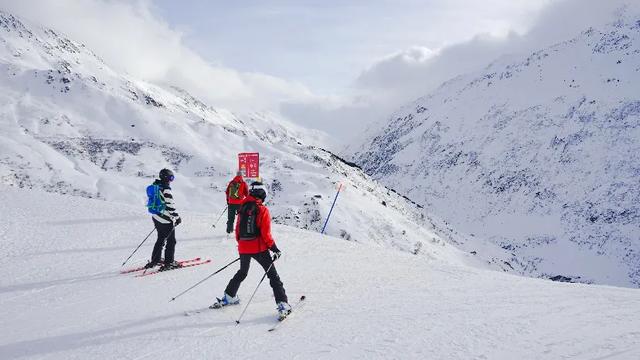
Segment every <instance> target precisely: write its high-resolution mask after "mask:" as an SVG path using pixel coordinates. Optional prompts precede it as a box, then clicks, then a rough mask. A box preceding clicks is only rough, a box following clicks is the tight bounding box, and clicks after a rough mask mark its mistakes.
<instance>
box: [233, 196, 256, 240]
mask: <svg viewBox="0 0 640 360" xmlns="http://www.w3.org/2000/svg"><path fill="white" fill-rule="evenodd" d="M259 210H260V208H259V207H258V204H257V203H256V202H255V201H249V202H246V203H244V204H242V206H241V207H240V210H238V215H239V216H240V222H239V224H238V231H239V232H240V234H239V236H238V239H240V240H255V239H256V238H257V237H258V236H260V228H258V224H257V221H258V214H259V213H260V211H259Z"/></svg>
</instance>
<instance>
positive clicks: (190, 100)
mask: <svg viewBox="0 0 640 360" xmlns="http://www.w3.org/2000/svg"><path fill="white" fill-rule="evenodd" d="M0 129H1V132H0V154H1V155H0V183H2V184H6V185H13V186H17V187H20V188H36V189H44V190H46V191H50V192H57V193H62V194H73V195H80V196H83V197H88V198H98V199H104V200H109V201H117V202H124V203H130V204H137V205H139V206H140V211H141V212H143V213H144V211H145V208H144V203H145V201H146V200H145V193H144V188H145V186H146V185H147V184H149V183H150V182H151V181H152V179H153V178H154V177H155V176H156V175H157V173H158V171H159V169H162V168H163V167H169V168H171V169H173V170H174V171H175V172H176V175H177V176H176V181H175V183H174V185H173V188H174V189H173V191H174V195H175V198H176V202H177V206H178V210H182V211H187V210H188V211H200V212H208V213H211V222H213V221H214V220H215V218H216V217H217V215H218V214H219V213H220V212H221V211H222V210H223V208H224V206H225V205H226V204H225V200H224V193H223V192H224V189H225V187H226V183H227V182H228V181H229V180H230V179H231V178H232V175H234V173H235V169H237V154H238V153H240V152H247V151H257V152H259V153H260V160H261V175H262V178H263V180H264V181H265V182H266V184H267V186H268V187H269V188H270V198H269V200H268V203H269V205H270V206H271V208H272V214H273V216H274V218H275V221H276V222H277V223H281V224H289V225H294V226H297V227H299V228H305V229H311V230H319V229H320V228H321V226H322V223H323V220H324V219H325V217H326V216H327V213H328V211H329V208H330V206H331V203H332V201H333V198H334V195H335V192H336V189H337V184H338V183H339V182H341V183H343V184H344V185H345V191H343V192H342V194H341V195H340V199H339V201H338V203H337V205H336V209H335V210H334V212H333V215H332V221H331V222H330V223H329V226H328V229H327V232H328V234H333V235H337V236H341V237H343V238H345V239H347V240H352V241H358V242H370V243H376V244H381V245H388V246H393V247H397V248H401V249H404V250H406V251H411V252H416V253H425V254H437V253H447V252H449V253H450V252H455V251H456V250H455V249H454V248H452V247H449V246H445V242H444V241H443V240H442V238H441V237H440V236H439V235H437V234H436V230H437V229H436V227H437V225H435V223H433V225H432V222H431V221H429V219H428V218H427V217H425V216H424V214H422V210H421V209H419V208H418V207H417V206H416V205H415V204H413V203H411V202H410V201H408V200H407V199H405V198H404V197H402V196H400V195H398V194H396V193H394V192H392V191H389V190H387V189H386V188H385V187H384V186H381V185H378V184H377V183H376V182H374V181H372V180H371V179H370V178H369V177H368V176H366V175H364V173H363V172H362V171H361V170H360V169H359V168H357V167H355V166H353V164H350V163H347V162H345V161H343V160H342V159H340V158H338V157H336V156H335V155H333V154H331V153H330V152H328V151H325V150H323V149H320V148H316V147H313V146H308V145H305V142H306V141H305V139H307V138H308V137H309V136H314V134H312V133H310V132H309V131H306V130H303V129H300V128H297V127H296V126H294V125H292V124H290V123H287V122H286V121H284V120H283V119H280V118H277V117H276V116H275V115H273V114H264V113H251V112H250V111H247V114H243V115H236V114H233V113H230V112H228V111H225V110H221V109H214V108H212V107H211V106H208V105H207V104H205V103H203V102H202V101H200V100H198V99H196V98H194V97H193V96H191V95H189V93H187V92H186V91H185V90H182V89H177V88H172V87H169V88H163V87H161V86H158V85H154V84H149V83H147V82H144V81H141V80H138V79H135V78H132V77H130V76H128V75H125V74H120V73H117V72H116V71H114V70H112V69H111V68H110V67H109V66H108V65H107V64H105V62H104V61H102V60H101V59H100V58H99V57H98V56H96V55H95V54H94V53H93V52H91V50H89V49H87V48H86V47H85V46H84V45H82V44H79V43H77V42H75V41H73V40H71V39H68V38H66V37H65V36H64V35H62V34H59V33H58V32H56V31H54V30H51V29H48V28H43V27H40V26H37V25H32V24H29V23H28V22H25V21H23V20H20V19H18V18H16V17H14V16H12V15H11V14H8V13H0ZM219 228H220V227H219ZM443 231H444V232H445V233H446V236H455V234H453V233H452V232H451V231H448V230H446V229H444V230H443ZM423 245H428V246H423Z"/></svg>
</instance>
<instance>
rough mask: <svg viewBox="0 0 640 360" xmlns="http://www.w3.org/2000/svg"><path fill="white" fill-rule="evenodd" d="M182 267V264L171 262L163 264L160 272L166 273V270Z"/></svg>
mask: <svg viewBox="0 0 640 360" xmlns="http://www.w3.org/2000/svg"><path fill="white" fill-rule="evenodd" d="M181 267H182V264H180V263H179V262H177V261H172V262H169V263H164V264H163V265H162V266H161V267H160V271H167V270H173V269H179V268H181Z"/></svg>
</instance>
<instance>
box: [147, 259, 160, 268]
mask: <svg viewBox="0 0 640 360" xmlns="http://www.w3.org/2000/svg"><path fill="white" fill-rule="evenodd" d="M159 264H160V262H158V261H149V262H148V263H147V264H146V265H145V266H144V268H145V269H151V268H154V267H156V266H157V265H159Z"/></svg>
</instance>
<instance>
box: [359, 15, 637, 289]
mask: <svg viewBox="0 0 640 360" xmlns="http://www.w3.org/2000/svg"><path fill="white" fill-rule="evenodd" d="M638 8H639V6H637V4H636V5H634V6H629V7H624V8H621V9H619V11H617V13H616V14H615V16H614V17H612V19H613V20H612V21H611V22H610V23H607V24H594V26H593V27H592V28H589V29H585V31H584V32H582V33H580V34H576V36H575V37H574V38H571V39H559V40H562V41H561V42H559V43H557V44H554V45H552V46H549V47H547V48H543V49H536V50H535V51H533V52H532V53H530V54H525V55H513V56H509V57H506V58H502V59H500V60H498V61H496V62H494V63H493V64H491V65H490V66H488V67H487V68H486V69H484V70H483V71H482V72H479V73H473V74H469V75H464V76H460V77H458V78H455V79H452V80H450V81H448V82H446V83H445V84H443V85H442V86H441V87H440V88H439V89H437V90H436V91H434V92H433V93H432V94H430V95H428V96H426V97H424V98H421V99H418V100H417V101H415V102H413V103H411V104H409V105H407V106H405V107H404V108H403V109H401V110H399V111H398V112H397V113H395V114H394V115H393V116H392V117H391V119H390V121H389V122H388V124H386V126H385V127H384V129H382V130H377V131H375V132H374V134H373V135H372V136H371V137H370V138H369V140H368V141H367V142H366V143H365V144H364V145H363V147H362V148H361V149H360V150H359V151H358V152H357V153H356V155H355V156H354V158H355V159H356V162H357V163H358V164H360V165H362V166H363V168H364V169H365V171H366V172H367V173H368V174H370V175H372V176H374V178H377V179H380V180H381V181H382V182H383V183H385V184H386V185H387V186H389V187H391V188H394V189H397V190H399V191H401V192H404V193H406V194H407V195H408V196H409V197H411V198H412V199H414V200H416V201H417V202H419V203H423V204H424V205H425V206H427V207H428V208H429V209H430V211H432V212H433V213H437V214H438V215H439V216H441V217H442V218H443V219H444V220H446V221H448V222H449V223H451V224H452V226H453V227H455V228H456V229H458V230H459V231H462V232H466V233H468V234H470V236H471V237H475V239H476V240H473V241H467V242H466V244H464V245H462V246H463V247H464V248H466V249H467V250H468V251H475V252H476V253H477V254H478V255H477V256H478V257H481V258H483V259H487V260H488V261H490V262H492V263H496V264H499V265H500V266H501V267H502V268H503V269H504V270H508V271H512V270H515V271H517V272H519V273H524V274H531V275H534V276H543V277H550V276H556V275H563V276H567V277H570V278H573V279H574V280H577V281H582V282H596V283H605V284H616V285H624V286H640V241H639V239H640V185H639V183H638V179H639V178H640V165H639V164H640V155H639V154H640V96H639V93H640V85H639V84H640V10H639V9H638ZM484 239H488V240H489V243H488V244H485V243H484V241H483V240H484ZM492 244H493V245H494V246H492Z"/></svg>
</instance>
